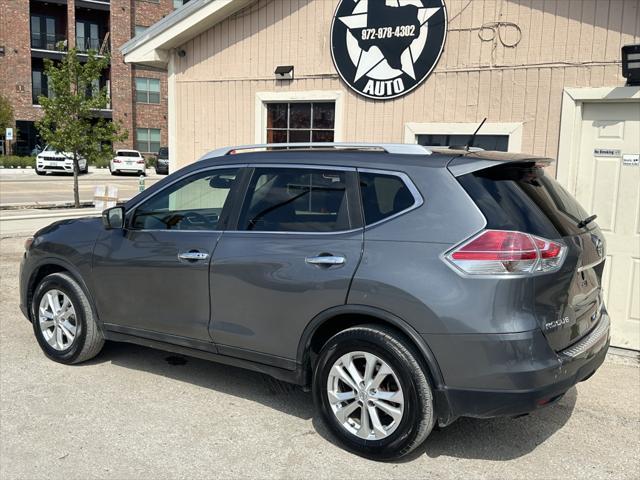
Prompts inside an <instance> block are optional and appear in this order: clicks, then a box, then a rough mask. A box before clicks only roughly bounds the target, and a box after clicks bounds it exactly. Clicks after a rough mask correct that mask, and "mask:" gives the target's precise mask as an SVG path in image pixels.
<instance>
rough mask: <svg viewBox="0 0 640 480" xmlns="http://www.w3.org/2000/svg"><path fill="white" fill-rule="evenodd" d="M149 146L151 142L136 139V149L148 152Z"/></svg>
mask: <svg viewBox="0 0 640 480" xmlns="http://www.w3.org/2000/svg"><path fill="white" fill-rule="evenodd" d="M147 148H149V144H148V143H147V142H141V141H140V140H137V141H136V150H138V151H140V152H146V151H147Z"/></svg>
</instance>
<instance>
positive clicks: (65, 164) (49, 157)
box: [36, 145, 89, 175]
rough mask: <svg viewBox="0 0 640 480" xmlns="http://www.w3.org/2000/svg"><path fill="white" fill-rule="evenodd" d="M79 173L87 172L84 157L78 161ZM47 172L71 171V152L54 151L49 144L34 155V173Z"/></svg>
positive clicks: (42, 173) (44, 173)
mask: <svg viewBox="0 0 640 480" xmlns="http://www.w3.org/2000/svg"><path fill="white" fill-rule="evenodd" d="M78 166H79V167H80V173H87V171H88V170H89V166H88V164H87V160H86V159H85V158H84V157H80V159H79V161H78ZM47 172H66V173H73V153H71V152H56V151H55V150H53V149H51V147H49V145H47V146H46V147H44V150H43V151H42V152H40V153H39V154H38V155H37V156H36V173H37V174H38V175H46V173H47Z"/></svg>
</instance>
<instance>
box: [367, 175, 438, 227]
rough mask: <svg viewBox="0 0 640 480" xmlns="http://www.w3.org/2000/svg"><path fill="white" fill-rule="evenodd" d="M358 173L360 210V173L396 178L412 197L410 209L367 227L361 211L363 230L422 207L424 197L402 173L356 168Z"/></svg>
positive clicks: (407, 176)
mask: <svg viewBox="0 0 640 480" xmlns="http://www.w3.org/2000/svg"><path fill="white" fill-rule="evenodd" d="M356 170H357V172H358V195H359V197H360V204H361V208H362V192H361V191H360V180H359V177H360V172H364V173H377V174H380V175H390V176H394V177H398V178H400V180H402V183H404V185H405V186H406V187H407V188H408V189H409V193H411V195H412V196H413V205H411V206H410V207H407V208H405V209H404V210H400V211H399V212H396V213H394V214H393V215H389V216H388V217H386V218H383V219H382V220H378V221H377V222H373V223H371V224H369V225H367V224H366V221H367V220H366V218H365V216H364V210H363V211H362V221H363V223H364V229H365V230H367V229H370V228H373V227H377V226H378V225H380V224H382V223H385V222H388V221H389V220H393V219H394V218H398V217H399V216H401V215H405V214H406V213H409V212H411V211H412V210H415V209H417V208H420V207H421V206H422V205H424V203H425V201H424V197H423V196H422V194H421V193H420V190H418V187H416V185H415V184H414V183H413V181H412V180H411V178H410V177H409V175H407V174H406V173H404V172H398V171H395V170H380V169H377V168H357V169H356Z"/></svg>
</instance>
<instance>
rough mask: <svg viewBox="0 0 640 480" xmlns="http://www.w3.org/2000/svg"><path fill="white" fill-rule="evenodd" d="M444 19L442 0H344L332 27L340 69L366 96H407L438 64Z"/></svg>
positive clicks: (346, 78) (333, 49) (335, 52)
mask: <svg viewBox="0 0 640 480" xmlns="http://www.w3.org/2000/svg"><path fill="white" fill-rule="evenodd" d="M446 19H447V16H446V7H445V5H444V3H443V1H442V0H342V1H341V2H340V4H339V5H338V8H337V9H336V13H335V15H334V20H333V24H332V30H331V44H332V45H331V46H332V56H333V61H334V64H335V66H336V69H337V70H338V73H339V74H340V76H341V77H342V79H343V80H344V81H345V82H346V83H347V84H348V85H349V86H350V87H351V88H352V89H353V90H355V91H356V92H358V93H359V94H361V95H364V96H366V97H370V98H376V99H389V98H395V97H398V96H401V95H404V94H406V93H408V92H409V91H411V90H412V89H414V88H415V87H417V86H418V85H419V84H420V83H422V82H423V81H424V80H425V79H426V77H427V76H428V75H429V73H431V71H432V70H433V68H434V67H435V65H436V63H437V61H438V59H439V57H440V55H441V53H442V49H443V47H444V40H445V37H446Z"/></svg>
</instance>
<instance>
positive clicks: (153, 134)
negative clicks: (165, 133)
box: [149, 128, 160, 142]
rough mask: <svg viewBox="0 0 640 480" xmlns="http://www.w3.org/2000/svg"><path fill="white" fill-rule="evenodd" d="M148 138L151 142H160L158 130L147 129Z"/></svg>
mask: <svg viewBox="0 0 640 480" xmlns="http://www.w3.org/2000/svg"><path fill="white" fill-rule="evenodd" d="M149 138H150V140H151V141H152V142H159V141H160V129H158V128H150V129H149Z"/></svg>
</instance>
